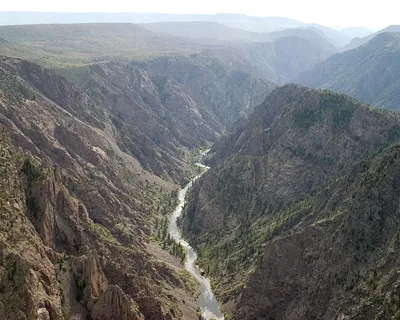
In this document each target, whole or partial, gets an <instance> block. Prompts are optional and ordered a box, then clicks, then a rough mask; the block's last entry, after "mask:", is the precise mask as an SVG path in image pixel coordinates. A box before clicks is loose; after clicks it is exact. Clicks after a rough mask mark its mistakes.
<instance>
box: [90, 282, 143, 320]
mask: <svg viewBox="0 0 400 320" xmlns="http://www.w3.org/2000/svg"><path fill="white" fill-rule="evenodd" d="M92 319H94V320H112V319H121V320H143V319H144V317H143V315H141V314H140V312H139V311H138V308H137V306H136V305H135V304H134V303H133V301H130V299H129V298H128V297H127V296H126V295H125V294H124V292H123V291H122V289H121V288H120V287H118V286H109V287H108V289H107V291H106V292H105V293H104V294H103V295H102V296H101V298H100V299H99V300H98V301H97V303H96V304H95V305H94V307H93V311H92Z"/></svg>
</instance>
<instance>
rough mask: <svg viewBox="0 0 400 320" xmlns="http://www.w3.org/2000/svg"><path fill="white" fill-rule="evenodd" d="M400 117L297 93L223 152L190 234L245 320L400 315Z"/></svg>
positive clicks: (188, 219) (265, 107) (284, 94)
mask: <svg viewBox="0 0 400 320" xmlns="http://www.w3.org/2000/svg"><path fill="white" fill-rule="evenodd" d="M399 128H400V117H399V115H398V114H395V113H391V112H387V111H382V110H379V109H374V108H372V107H369V106H366V105H363V104H361V103H359V102H357V101H355V100H353V99H351V98H349V97H347V96H345V95H340V94H335V93H332V92H329V91H317V90H311V89H307V88H303V87H300V86H296V85H287V86H284V87H282V88H278V89H276V90H274V91H273V92H272V93H271V94H270V96H268V97H267V99H266V100H265V102H264V103H263V104H262V105H261V106H260V107H258V108H257V109H256V110H255V112H254V114H253V115H252V116H251V117H250V118H249V120H248V121H247V123H245V124H244V125H243V126H242V127H241V128H239V129H238V130H237V132H236V133H234V134H232V135H230V136H228V137H227V138H226V139H225V140H223V141H222V142H221V143H218V144H216V145H215V146H214V147H213V149H212V150H211V159H210V162H211V163H212V166H213V168H212V169H211V170H210V171H209V172H207V173H206V174H205V175H204V176H203V177H202V178H201V179H200V180H199V181H198V182H197V183H196V184H195V186H194V188H193V192H192V197H191V199H190V202H189V204H188V208H187V213H186V216H185V219H184V230H185V232H186V234H187V235H188V236H189V237H190V238H191V240H192V241H194V243H196V244H197V246H198V249H199V259H200V264H201V266H202V267H203V268H204V269H205V270H209V272H210V274H211V275H212V276H213V277H214V278H215V279H216V281H217V282H218V283H219V285H220V287H219V288H220V289H219V290H218V291H219V294H220V295H221V297H222V299H223V301H224V303H225V308H226V310H227V311H228V312H230V313H231V314H232V315H233V316H234V317H235V318H236V319H293V320H294V319H304V320H305V319H373V318H382V319H390V318H392V317H394V316H395V314H396V313H397V312H398V304H396V302H395V301H396V299H397V293H396V292H397V291H396V290H397V289H395V288H397V285H398V281H399V277H398V275H397V273H398V264H397V258H396V257H394V256H393V252H395V251H393V250H397V249H396V248H397V246H398V236H397V234H398V232H397V231H395V229H396V228H395V227H394V226H396V225H397V222H396V221H397V220H398V218H399V217H398V208H399V199H400V197H399V195H400V194H399V193H398V190H397V188H396V187H395V186H396V184H397V183H398V181H397V180H398V175H399V173H400V171H399V168H398V161H397V159H398V158H397V157H398V155H399V154H398V151H399V144H398V141H399V139H400V130H399Z"/></svg>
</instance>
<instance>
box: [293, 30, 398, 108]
mask: <svg viewBox="0 0 400 320" xmlns="http://www.w3.org/2000/svg"><path fill="white" fill-rule="evenodd" d="M399 61H400V35H399V34H397V33H382V34H379V35H378V36H376V37H375V38H373V39H372V40H371V41H369V42H368V43H367V44H365V45H363V46H361V47H358V48H357V49H354V50H350V51H346V52H344V53H341V54H337V55H334V56H332V57H331V58H329V59H328V60H326V61H324V62H322V63H320V64H318V65H316V66H315V67H314V68H313V69H311V70H309V71H306V72H304V73H303V74H301V75H300V76H299V77H297V78H296V79H295V80H294V81H295V82H296V83H300V84H303V85H306V86H310V87H314V88H328V89H331V90H335V91H339V92H343V93H346V94H349V95H351V96H352V97H354V98H356V99H359V100H360V101H362V102H364V103H369V104H371V105H375V106H377V107H382V108H387V109H391V110H400V94H399V92H400V90H399V88H400V80H399V79H400V62H399Z"/></svg>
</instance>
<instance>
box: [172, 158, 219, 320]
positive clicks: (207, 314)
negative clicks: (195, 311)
mask: <svg viewBox="0 0 400 320" xmlns="http://www.w3.org/2000/svg"><path fill="white" fill-rule="evenodd" d="M197 165H198V166H200V167H203V168H205V169H209V168H208V167H207V166H204V165H202V164H200V163H197ZM200 176H201V174H200V175H198V176H197V177H195V178H194V179H193V180H192V181H190V182H189V183H188V184H187V185H186V186H185V187H184V188H183V189H181V191H180V192H179V204H178V206H177V207H176V209H175V210H174V212H172V214H171V218H170V222H169V229H168V231H169V234H170V236H171V237H172V238H173V239H174V240H175V241H176V242H179V243H180V244H181V245H182V246H183V247H184V248H185V249H186V261H185V268H186V270H188V271H189V272H190V274H191V275H193V277H195V278H196V279H197V280H198V281H199V282H200V284H201V294H200V297H199V300H198V304H199V307H200V312H201V314H202V316H203V317H204V318H205V319H206V320H211V319H218V320H224V316H223V314H222V312H221V309H220V305H219V302H218V300H217V299H216V298H215V295H214V293H213V291H212V289H211V284H210V279H208V278H205V277H203V276H202V275H201V273H200V271H199V269H198V268H197V267H196V265H195V261H196V259H197V253H196V251H195V250H194V249H193V248H192V247H191V246H190V244H189V243H188V242H186V241H185V240H184V239H182V236H181V234H180V232H179V229H178V226H177V223H176V221H177V219H178V218H179V217H180V216H181V215H182V209H183V206H184V204H185V196H186V193H187V191H188V190H189V188H190V187H191V186H192V184H193V182H194V181H195V180H196V179H198V178H199V177H200Z"/></svg>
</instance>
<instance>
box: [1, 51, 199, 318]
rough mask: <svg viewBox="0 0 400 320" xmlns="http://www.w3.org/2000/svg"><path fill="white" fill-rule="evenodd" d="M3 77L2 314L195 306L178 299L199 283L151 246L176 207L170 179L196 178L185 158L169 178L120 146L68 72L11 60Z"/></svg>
mask: <svg viewBox="0 0 400 320" xmlns="http://www.w3.org/2000/svg"><path fill="white" fill-rule="evenodd" d="M0 78H1V81H0V124H1V130H2V139H1V146H2V147H1V150H2V156H1V157H2V161H1V163H0V167H1V172H2V177H1V184H2V187H1V190H2V191H1V211H0V212H1V215H2V217H3V218H2V219H1V224H0V225H1V226H0V228H1V232H0V239H1V249H0V265H1V267H0V275H1V281H0V283H1V290H0V291H1V292H0V310H2V313H1V315H2V316H3V315H4V317H3V318H1V317H0V318H1V319H2V320H3V319H7V320H9V319H36V318H38V319H70V318H74V319H85V318H88V317H91V316H96V317H97V318H99V319H143V318H144V317H145V318H146V319H174V318H179V317H180V316H181V315H182V308H184V309H185V312H188V308H187V307H186V306H184V305H183V304H184V303H183V302H182V299H181V298H180V297H181V296H182V292H183V293H184V294H183V295H186V296H187V297H190V296H192V295H194V294H195V289H193V284H192V283H191V281H190V280H189V281H188V280H187V279H186V278H185V277H184V276H183V275H182V270H181V269H179V265H178V266H173V265H171V264H166V263H164V262H161V261H159V260H158V259H157V257H155V256H154V255H153V254H151V253H149V252H148V249H147V246H148V241H149V236H150V234H151V230H152V224H153V219H154V218H155V217H156V216H157V215H161V214H162V212H169V210H172V206H173V201H167V200H168V199H169V197H170V196H171V190H172V189H173V188H175V187H176V186H175V185H174V184H173V183H172V182H171V181H172V180H176V181H182V180H184V179H185V176H186V175H188V174H190V172H189V170H188V169H187V168H185V167H183V168H178V166H177V163H179V162H180V161H182V162H183V160H179V159H178V160H177V161H176V163H168V162H167V161H166V162H165V167H164V168H165V169H164V171H162V173H164V172H165V176H164V177H165V180H162V179H161V178H160V177H158V176H156V175H154V174H152V173H151V172H149V171H147V170H146V169H145V167H144V166H145V165H148V168H149V170H152V168H154V167H152V164H143V166H142V164H141V163H140V162H139V161H138V160H137V159H136V158H134V157H133V156H132V154H131V153H129V152H124V151H123V150H122V149H121V148H120V147H119V143H118V134H121V132H120V131H118V130H119V129H118V128H117V127H116V126H115V125H114V123H113V122H112V120H110V119H111V118H112V116H113V115H112V114H111V113H110V111H109V110H108V109H107V108H105V107H104V106H102V105H101V104H99V103H97V102H94V101H93V100H92V99H91V98H90V97H89V96H88V95H87V94H85V93H83V92H82V91H81V90H79V89H78V88H77V87H75V86H74V85H72V84H71V83H69V82H67V81H66V80H65V79H62V78H59V77H57V76H54V75H53V74H51V73H50V72H48V71H46V70H43V69H42V68H41V67H38V66H36V65H34V64H31V63H28V62H23V61H20V60H14V59H9V58H3V59H1V62H0ZM4 137H7V138H4ZM161 145H162V143H160V144H159V148H161ZM180 146H181V145H180ZM174 152H175V153H174ZM174 154H175V155H180V157H181V158H180V159H184V157H185V156H186V155H185V150H184V149H183V146H181V147H180V148H179V149H178V150H175V151H174V150H172V151H171V153H169V154H168V156H169V157H171V158H174ZM165 157H167V155H166V156H165ZM3 160H4V161H3ZM154 166H155V165H154ZM167 170H168V171H167ZM160 174H161V173H160ZM165 254H166V255H168V254H167V253H165ZM171 259H172V260H173V258H172V257H171ZM171 288H176V290H177V291H179V290H180V291H181V293H180V296H179V299H178V298H177V297H176V296H175V295H176V293H175V292H171ZM105 310H107V312H105V313H103V311H105ZM195 317H196V313H195V309H192V310H191V311H190V312H189V318H195Z"/></svg>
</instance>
